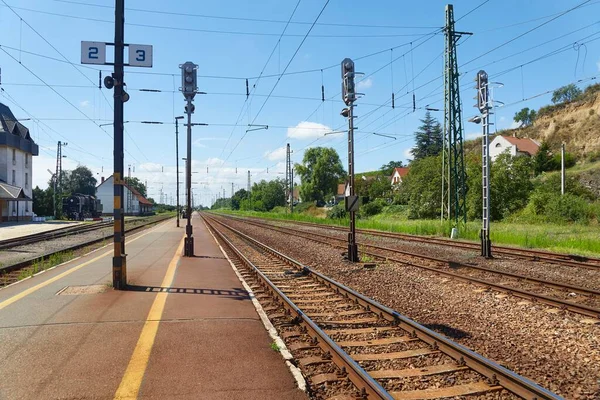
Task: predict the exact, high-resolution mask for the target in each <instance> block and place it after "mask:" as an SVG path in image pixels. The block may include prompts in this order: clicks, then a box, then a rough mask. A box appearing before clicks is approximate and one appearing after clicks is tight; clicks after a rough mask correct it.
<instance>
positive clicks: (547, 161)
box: [533, 142, 560, 175]
mask: <svg viewBox="0 0 600 400" xmlns="http://www.w3.org/2000/svg"><path fill="white" fill-rule="evenodd" d="M556 167H557V166H556V163H555V161H554V160H553V157H552V153H551V152H550V146H548V143H546V142H542V144H541V145H540V148H539V149H538V151H537V153H536V154H535V156H534V157H533V170H534V172H535V175H539V174H541V173H542V172H546V171H553V170H555V169H556ZM558 168H560V162H559V164H558Z"/></svg>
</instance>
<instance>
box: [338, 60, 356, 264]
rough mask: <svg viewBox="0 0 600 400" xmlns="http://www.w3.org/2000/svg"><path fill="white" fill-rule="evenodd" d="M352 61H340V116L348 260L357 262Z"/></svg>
mask: <svg viewBox="0 0 600 400" xmlns="http://www.w3.org/2000/svg"><path fill="white" fill-rule="evenodd" d="M354 76H355V72H354V61H352V60H351V59H349V58H345V59H344V60H343V61H342V99H343V100H344V103H345V104H346V106H348V107H347V108H344V109H343V110H342V116H344V117H346V118H348V182H347V186H346V197H345V203H346V211H348V212H349V213H350V232H348V260H349V261H351V262H358V261H359V260H358V246H357V245H356V211H358V196H356V194H355V192H354V118H355V117H354V111H353V110H354V101H355V100H356V91H355V87H354Z"/></svg>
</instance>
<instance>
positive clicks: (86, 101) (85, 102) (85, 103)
mask: <svg viewBox="0 0 600 400" xmlns="http://www.w3.org/2000/svg"><path fill="white" fill-rule="evenodd" d="M89 106H90V101H89V100H83V101H82V102H80V103H79V107H81V108H85V107H89Z"/></svg>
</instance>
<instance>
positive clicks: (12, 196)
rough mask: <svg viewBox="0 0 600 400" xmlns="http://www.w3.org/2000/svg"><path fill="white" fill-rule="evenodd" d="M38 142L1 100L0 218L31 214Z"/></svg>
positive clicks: (14, 218) (22, 218)
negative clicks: (34, 159) (34, 157)
mask: <svg viewBox="0 0 600 400" xmlns="http://www.w3.org/2000/svg"><path fill="white" fill-rule="evenodd" d="M38 154H39V148H38V145H37V144H36V143H35V142H34V141H33V139H32V138H31V135H30V133H29V129H27V128H26V127H25V126H24V125H23V124H21V123H20V122H19V121H17V119H16V118H15V116H14V115H13V113H12V111H11V110H10V108H8V107H7V106H6V105H4V104H2V103H0V218H1V219H0V220H1V221H3V222H5V221H25V220H31V218H32V216H33V201H32V187H31V186H32V177H33V156H37V155H38Z"/></svg>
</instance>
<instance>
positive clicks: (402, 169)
mask: <svg viewBox="0 0 600 400" xmlns="http://www.w3.org/2000/svg"><path fill="white" fill-rule="evenodd" d="M409 170H410V167H396V168H394V172H392V176H393V175H394V173H395V172H398V175H400V177H405V176H406V175H408V171H409Z"/></svg>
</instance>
